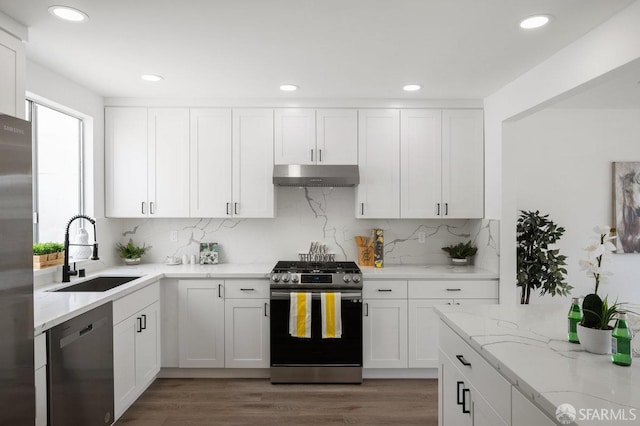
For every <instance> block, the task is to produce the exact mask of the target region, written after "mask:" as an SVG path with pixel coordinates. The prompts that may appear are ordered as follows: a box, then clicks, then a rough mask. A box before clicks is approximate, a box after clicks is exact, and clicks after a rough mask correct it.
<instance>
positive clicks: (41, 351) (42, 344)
mask: <svg viewBox="0 0 640 426" xmlns="http://www.w3.org/2000/svg"><path fill="white" fill-rule="evenodd" d="M33 353H34V358H33V361H34V362H33V364H34V365H33V368H34V370H37V369H38V368H40V367H43V366H45V365H47V338H46V334H45V333H42V334H39V335H37V336H36V337H35V338H34V339H33Z"/></svg>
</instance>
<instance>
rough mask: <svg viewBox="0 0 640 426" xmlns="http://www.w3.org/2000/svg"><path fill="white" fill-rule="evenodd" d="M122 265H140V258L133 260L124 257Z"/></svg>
mask: <svg viewBox="0 0 640 426" xmlns="http://www.w3.org/2000/svg"><path fill="white" fill-rule="evenodd" d="M124 264H125V265H139V264H140V258H139V257H137V258H135V259H127V258H126V257H125V258H124Z"/></svg>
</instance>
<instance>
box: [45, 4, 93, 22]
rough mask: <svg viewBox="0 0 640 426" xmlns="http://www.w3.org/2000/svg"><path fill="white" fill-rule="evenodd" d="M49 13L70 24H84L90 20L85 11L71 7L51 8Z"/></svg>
mask: <svg viewBox="0 0 640 426" xmlns="http://www.w3.org/2000/svg"><path fill="white" fill-rule="evenodd" d="M49 13H51V14H52V15H53V16H55V17H57V18H60V19H64V20H65V21H70V22H83V21H87V20H88V19H89V15H87V14H86V13H84V12H83V11H81V10H78V9H74V8H73V7H69V6H50V7H49Z"/></svg>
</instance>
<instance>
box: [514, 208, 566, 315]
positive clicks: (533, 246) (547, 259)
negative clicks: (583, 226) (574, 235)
mask: <svg viewBox="0 0 640 426" xmlns="http://www.w3.org/2000/svg"><path fill="white" fill-rule="evenodd" d="M516 233H517V236H516V238H517V241H518V249H517V280H518V283H517V285H518V287H520V303H521V304H529V298H530V297H531V291H532V290H538V289H540V296H544V295H545V294H547V293H549V294H551V296H552V297H553V296H556V295H560V296H568V295H569V294H570V293H571V289H573V286H571V285H569V284H568V283H567V282H566V281H565V280H564V278H565V275H566V274H567V270H566V269H565V267H564V266H565V265H566V259H567V256H564V255H561V254H559V253H560V251H559V250H558V249H552V248H550V247H549V246H550V245H552V244H555V243H556V242H557V241H558V240H559V239H560V237H562V235H563V234H564V228H563V227H561V226H558V225H556V224H555V223H554V222H553V221H552V220H550V219H549V215H548V214H546V215H541V214H540V212H539V211H538V210H536V211H535V212H534V211H524V210H520V216H519V217H518V222H517V225H516Z"/></svg>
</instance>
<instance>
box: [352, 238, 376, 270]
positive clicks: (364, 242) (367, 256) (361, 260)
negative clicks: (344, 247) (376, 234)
mask: <svg viewBox="0 0 640 426" xmlns="http://www.w3.org/2000/svg"><path fill="white" fill-rule="evenodd" d="M354 239H355V240H356V245H357V246H358V265H360V266H373V238H369V237H362V236H356V237H354Z"/></svg>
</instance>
